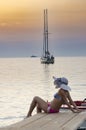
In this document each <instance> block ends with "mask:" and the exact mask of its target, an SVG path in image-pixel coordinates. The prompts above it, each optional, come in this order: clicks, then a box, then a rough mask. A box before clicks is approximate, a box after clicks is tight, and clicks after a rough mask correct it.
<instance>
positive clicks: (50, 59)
mask: <svg viewBox="0 0 86 130" xmlns="http://www.w3.org/2000/svg"><path fill="white" fill-rule="evenodd" d="M41 63H43V64H53V63H54V56H53V55H51V54H50V52H49V46H48V10H47V9H44V33H43V55H42V57H41Z"/></svg>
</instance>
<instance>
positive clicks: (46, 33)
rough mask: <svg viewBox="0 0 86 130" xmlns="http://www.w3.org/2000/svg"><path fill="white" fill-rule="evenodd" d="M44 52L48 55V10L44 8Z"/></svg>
mask: <svg viewBox="0 0 86 130" xmlns="http://www.w3.org/2000/svg"><path fill="white" fill-rule="evenodd" d="M43 53H44V56H45V57H47V56H48V53H49V51H48V10H47V9H44V38H43Z"/></svg>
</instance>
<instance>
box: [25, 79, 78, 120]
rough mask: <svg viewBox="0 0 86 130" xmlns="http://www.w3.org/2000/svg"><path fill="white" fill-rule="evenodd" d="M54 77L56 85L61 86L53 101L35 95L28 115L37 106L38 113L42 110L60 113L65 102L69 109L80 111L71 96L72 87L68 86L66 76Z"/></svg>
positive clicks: (29, 114) (28, 115)
mask: <svg viewBox="0 0 86 130" xmlns="http://www.w3.org/2000/svg"><path fill="white" fill-rule="evenodd" d="M53 79H54V85H55V87H56V88H59V91H58V92H57V93H56V94H55V95H54V98H53V100H52V101H51V102H46V101H44V100H43V99H41V98H40V97H38V96H35V97H34V98H33V101H32V103H31V105H30V109H29V111H28V114H27V116H26V117H30V116H31V114H32V112H33V110H34V108H35V107H37V113H41V112H42V110H43V111H44V112H45V113H58V112H59V109H60V108H61V106H62V105H63V104H66V105H67V106H68V107H69V109H70V110H71V111H72V112H74V113H78V112H80V110H79V109H78V108H77V106H76V104H75V103H74V102H73V100H72V98H71V96H70V93H69V91H70V90H71V88H70V87H69V86H68V80H67V79H66V78H64V77H62V78H55V77H53ZM71 105H72V106H73V107H72V106H71Z"/></svg>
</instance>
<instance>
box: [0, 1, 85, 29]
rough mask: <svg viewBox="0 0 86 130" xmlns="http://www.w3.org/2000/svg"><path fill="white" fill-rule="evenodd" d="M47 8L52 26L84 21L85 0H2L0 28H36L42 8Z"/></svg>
mask: <svg viewBox="0 0 86 130" xmlns="http://www.w3.org/2000/svg"><path fill="white" fill-rule="evenodd" d="M46 7H47V8H48V9H49V18H50V23H51V25H52V26H53V27H54V25H55V26H56V24H57V22H58V24H59V26H64V25H65V26H70V24H71V25H76V24H77V21H78V24H80V25H81V24H82V25H83V24H85V23H86V16H85V15H86V1H85V0H74V1H71V0H60V1H57V0H54V2H53V0H43V1H42V0H40V1H39V0H35V1H34V0H17V1H15V0H3V1H0V28H3V29H4V28H11V29H14V30H15V28H18V27H19V28H20V27H21V28H25V27H26V28H27V27H29V28H33V29H34V28H36V27H38V26H39V25H40V23H41V22H42V15H43V14H42V13H43V9H44V8H46Z"/></svg>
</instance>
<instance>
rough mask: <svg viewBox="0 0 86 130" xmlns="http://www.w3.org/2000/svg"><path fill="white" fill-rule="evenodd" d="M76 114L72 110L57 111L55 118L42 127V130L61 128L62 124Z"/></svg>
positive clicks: (59, 129) (57, 129) (58, 129)
mask: <svg viewBox="0 0 86 130" xmlns="http://www.w3.org/2000/svg"><path fill="white" fill-rule="evenodd" d="M76 115H77V114H76V113H72V112H65V113H59V114H58V115H57V118H56V119H54V120H52V121H51V122H49V123H48V124H47V125H44V126H43V127H42V130H62V128H63V125H64V124H66V123H67V122H68V121H70V120H72V119H73V118H74V117H75V116H76Z"/></svg>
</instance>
